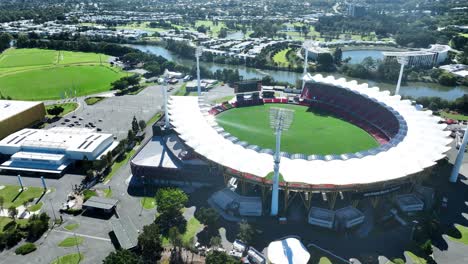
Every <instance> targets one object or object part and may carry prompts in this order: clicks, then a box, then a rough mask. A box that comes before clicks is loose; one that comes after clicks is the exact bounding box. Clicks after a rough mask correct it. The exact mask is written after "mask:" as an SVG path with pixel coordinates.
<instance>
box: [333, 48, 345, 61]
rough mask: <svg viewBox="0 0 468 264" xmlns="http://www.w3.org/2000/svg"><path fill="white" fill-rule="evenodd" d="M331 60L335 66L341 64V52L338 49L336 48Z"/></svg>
mask: <svg viewBox="0 0 468 264" xmlns="http://www.w3.org/2000/svg"><path fill="white" fill-rule="evenodd" d="M333 60H334V62H335V64H337V65H340V64H341V61H342V60H343V51H342V50H341V48H340V47H336V49H335V51H334V52H333Z"/></svg>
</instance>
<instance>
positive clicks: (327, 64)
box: [317, 53, 334, 71]
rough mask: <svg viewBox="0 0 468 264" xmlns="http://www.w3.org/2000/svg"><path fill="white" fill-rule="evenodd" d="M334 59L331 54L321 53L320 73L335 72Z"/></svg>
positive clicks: (318, 62)
mask: <svg viewBox="0 0 468 264" xmlns="http://www.w3.org/2000/svg"><path fill="white" fill-rule="evenodd" d="M333 62H334V61H333V57H332V55H331V54H330V53H320V54H318V56H317V70H318V71H333V70H334V65H333Z"/></svg>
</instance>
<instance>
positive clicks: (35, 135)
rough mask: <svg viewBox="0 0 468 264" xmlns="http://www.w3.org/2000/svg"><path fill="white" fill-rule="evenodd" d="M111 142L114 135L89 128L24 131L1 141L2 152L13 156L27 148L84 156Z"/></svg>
mask: <svg viewBox="0 0 468 264" xmlns="http://www.w3.org/2000/svg"><path fill="white" fill-rule="evenodd" d="M109 141H113V136H112V134H105V133H96V132H95V131H94V130H93V129H87V128H69V127H53V128H50V129H22V130H20V131H18V132H15V133H13V134H11V135H9V136H7V137H6V138H4V139H3V140H1V141H0V152H1V153H4V154H10V155H11V154H14V153H16V152H18V151H20V150H21V149H24V148H26V149H28V150H31V149H34V150H35V151H37V152H41V151H46V153H47V152H52V153H70V152H73V153H83V155H84V154H91V153H93V152H95V151H96V150H97V149H100V148H102V146H101V145H102V144H107V142H109ZM43 155H44V154H43ZM82 157H83V156H81V158H82Z"/></svg>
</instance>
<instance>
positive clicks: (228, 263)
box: [205, 250, 239, 264]
mask: <svg viewBox="0 0 468 264" xmlns="http://www.w3.org/2000/svg"><path fill="white" fill-rule="evenodd" d="M205 263H206V264H220V263H222V264H235V263H236V264H237V263H239V261H238V260H236V259H235V258H234V257H231V256H229V255H228V254H226V253H225V252H220V251H216V250H214V251H211V252H210V253H209V254H208V255H207V256H206V259H205Z"/></svg>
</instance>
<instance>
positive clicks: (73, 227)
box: [63, 224, 80, 231]
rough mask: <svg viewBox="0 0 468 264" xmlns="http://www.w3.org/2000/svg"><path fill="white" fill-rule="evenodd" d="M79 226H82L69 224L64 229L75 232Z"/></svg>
mask: <svg viewBox="0 0 468 264" xmlns="http://www.w3.org/2000/svg"><path fill="white" fill-rule="evenodd" d="M79 226H80V224H69V225H66V226H64V227H63V228H65V229H66V230H68V231H73V230H75V229H77V228H78V227H79Z"/></svg>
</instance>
